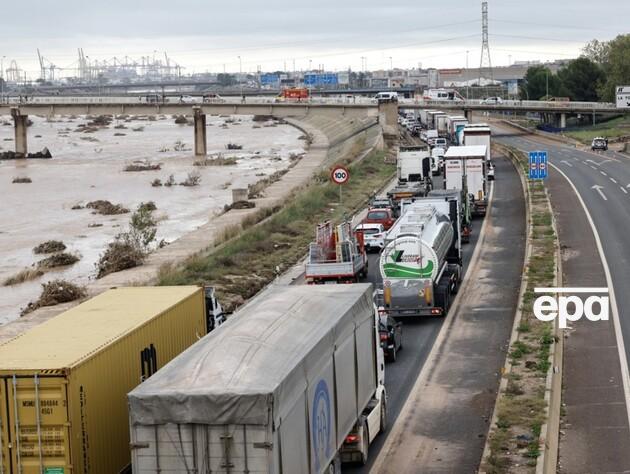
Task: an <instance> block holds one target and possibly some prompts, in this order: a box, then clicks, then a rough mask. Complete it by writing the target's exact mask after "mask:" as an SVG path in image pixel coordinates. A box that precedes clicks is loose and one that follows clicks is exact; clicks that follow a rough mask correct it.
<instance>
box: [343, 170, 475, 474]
mask: <svg viewBox="0 0 630 474" xmlns="http://www.w3.org/2000/svg"><path fill="white" fill-rule="evenodd" d="M441 186H442V179H441V177H436V178H434V187H435V188H436V189H439V188H440V187H441ZM482 223H483V220H482V219H475V220H474V221H473V234H472V236H471V239H470V243H468V244H465V245H464V248H463V259H464V271H466V269H467V268H468V264H469V262H470V258H471V256H472V254H473V251H474V248H475V246H476V245H477V239H478V237H479V231H480V229H481V225H482ZM378 259H379V255H378V254H376V253H372V254H370V255H369V264H368V277H367V281H369V282H371V283H372V284H374V285H375V287H379V286H380V285H381V284H382V278H381V276H380V273H379V267H378ZM443 322H444V318H443V317H437V318H423V319H416V320H406V319H405V320H403V323H404V324H403V346H404V348H403V350H401V351H400V352H399V353H398V354H397V359H396V362H393V363H388V364H387V365H386V367H385V387H386V389H387V396H388V407H387V408H388V410H387V411H388V423H389V426H390V427H391V426H393V424H394V422H395V421H396V419H397V418H398V415H399V414H400V410H401V408H402V406H403V405H404V403H405V401H406V400H407V397H408V396H409V392H410V391H411V389H412V387H413V385H414V383H415V381H416V379H417V378H418V375H419V374H420V371H421V370H422V367H423V366H424V363H425V361H426V359H427V356H428V355H429V352H431V349H432V348H433V343H434V342H435V339H436V338H437V335H438V333H439V332H440V329H441V327H442V324H443ZM387 434H388V433H385V436H379V437H378V438H377V439H376V440H374V442H373V443H372V445H371V446H370V453H369V459H370V462H369V463H368V465H367V466H344V468H343V472H351V473H367V472H369V469H370V468H371V466H372V465H373V463H374V461H375V460H376V458H377V456H378V454H379V453H380V450H381V448H382V447H383V445H384V443H385V440H386V439H387Z"/></svg>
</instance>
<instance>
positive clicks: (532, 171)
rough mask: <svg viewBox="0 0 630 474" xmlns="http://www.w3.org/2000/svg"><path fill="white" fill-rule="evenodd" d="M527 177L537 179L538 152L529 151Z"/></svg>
mask: <svg viewBox="0 0 630 474" xmlns="http://www.w3.org/2000/svg"><path fill="white" fill-rule="evenodd" d="M529 179H538V152H537V151H530V152H529Z"/></svg>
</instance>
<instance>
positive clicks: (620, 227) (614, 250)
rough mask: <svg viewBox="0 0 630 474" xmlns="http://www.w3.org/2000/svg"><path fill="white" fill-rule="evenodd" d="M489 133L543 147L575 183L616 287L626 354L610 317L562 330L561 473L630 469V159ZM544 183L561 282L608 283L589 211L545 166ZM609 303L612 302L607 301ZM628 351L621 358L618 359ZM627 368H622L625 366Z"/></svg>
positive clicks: (505, 131) (522, 145)
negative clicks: (628, 388) (627, 385)
mask: <svg viewBox="0 0 630 474" xmlns="http://www.w3.org/2000/svg"><path fill="white" fill-rule="evenodd" d="M495 131H496V132H497V133H495V134H494V138H495V139H496V140H498V141H499V142H502V143H505V144H509V145H512V146H515V147H517V148H519V149H521V150H523V151H525V152H529V151H535V150H547V151H548V154H549V161H550V163H551V164H552V165H555V166H556V167H557V168H559V169H560V170H561V171H562V172H563V173H564V174H566V176H567V177H568V178H569V179H570V180H571V182H572V183H573V184H574V185H575V187H576V189H577V192H578V193H579V195H580V196H581V197H582V199H583V201H584V203H585V205H586V208H587V209H588V212H589V214H590V216H591V218H592V220H593V224H594V225H595V227H596V229H597V233H598V234H599V237H600V239H601V246H602V250H603V252H604V255H605V259H606V261H607V264H608V267H609V270H610V277H611V280H612V286H613V287H614V292H615V297H616V302H617V305H616V306H617V309H618V313H619V324H620V328H621V336H622V338H623V341H625V353H624V352H623V351H621V350H620V349H619V344H618V342H619V341H618V339H617V337H618V336H619V335H618V334H616V333H615V328H614V319H613V315H612V314H611V319H610V320H609V321H607V322H606V321H598V322H590V321H587V320H585V319H584V320H582V321H579V322H575V323H571V324H570V326H571V329H569V330H568V331H566V332H565V334H566V335H567V338H566V339H565V349H564V378H563V404H564V406H565V416H564V417H563V425H562V430H563V432H564V436H563V437H562V438H561V441H560V459H559V471H560V472H567V473H570V472H630V431H629V429H628V411H627V393H624V388H623V379H624V378H626V380H627V377H628V374H627V370H624V368H623V362H627V360H628V350H629V349H630V339H629V338H630V310H629V309H628V308H630V306H629V305H630V291H628V290H630V277H629V276H628V264H629V263H630V252H629V251H628V242H629V241H630V240H629V238H628V236H629V235H630V194H629V193H630V159H629V158H628V157H627V156H624V155H622V154H620V153H616V152H610V151H609V152H591V151H589V150H586V151H584V150H579V149H576V148H575V147H571V146H569V145H563V144H562V143H558V142H556V141H551V140H549V139H546V138H544V137H540V136H538V135H528V134H523V133H521V132H517V131H515V129H510V128H506V127H504V126H498V127H495ZM547 187H548V189H549V190H550V194H551V202H552V206H553V208H554V213H555V215H556V219H557V222H558V227H559V231H558V233H559V237H560V244H561V247H562V249H563V256H562V260H563V274H564V277H565V281H564V284H563V286H568V287H572V286H576V287H580V286H582V287H606V286H608V282H607V280H606V277H605V273H604V267H603V265H602V262H601V259H600V256H599V253H598V252H597V243H596V240H595V238H594V235H593V232H592V230H591V226H590V224H589V222H588V219H587V217H586V214H585V213H584V211H583V208H582V206H581V204H580V202H579V200H578V199H577V196H576V195H575V192H574V191H573V189H572V188H571V186H570V184H569V183H568V182H567V181H566V180H565V179H564V178H563V177H562V176H561V174H560V173H559V172H558V171H557V170H556V169H554V167H553V166H552V167H550V170H549V180H548V183H547ZM611 301H612V300H611ZM624 355H625V361H623V360H622V359H623V357H624ZM626 367H627V366H626Z"/></svg>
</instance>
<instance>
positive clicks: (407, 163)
mask: <svg viewBox="0 0 630 474" xmlns="http://www.w3.org/2000/svg"><path fill="white" fill-rule="evenodd" d="M396 163H397V166H396V174H397V177H398V184H399V185H403V184H406V183H420V182H423V181H425V180H426V179H427V178H429V177H430V176H431V152H430V151H429V148H428V147H426V146H401V147H400V148H399V150H398V159H397V162H396Z"/></svg>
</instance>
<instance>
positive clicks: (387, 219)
mask: <svg viewBox="0 0 630 474" xmlns="http://www.w3.org/2000/svg"><path fill="white" fill-rule="evenodd" d="M394 222H396V218H395V217H394V211H392V210H391V209H385V208H373V209H369V210H368V213H367V216H366V217H365V219H363V222H362V224H382V225H383V229H385V230H389V229H390V227H391V226H393V225H394Z"/></svg>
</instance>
